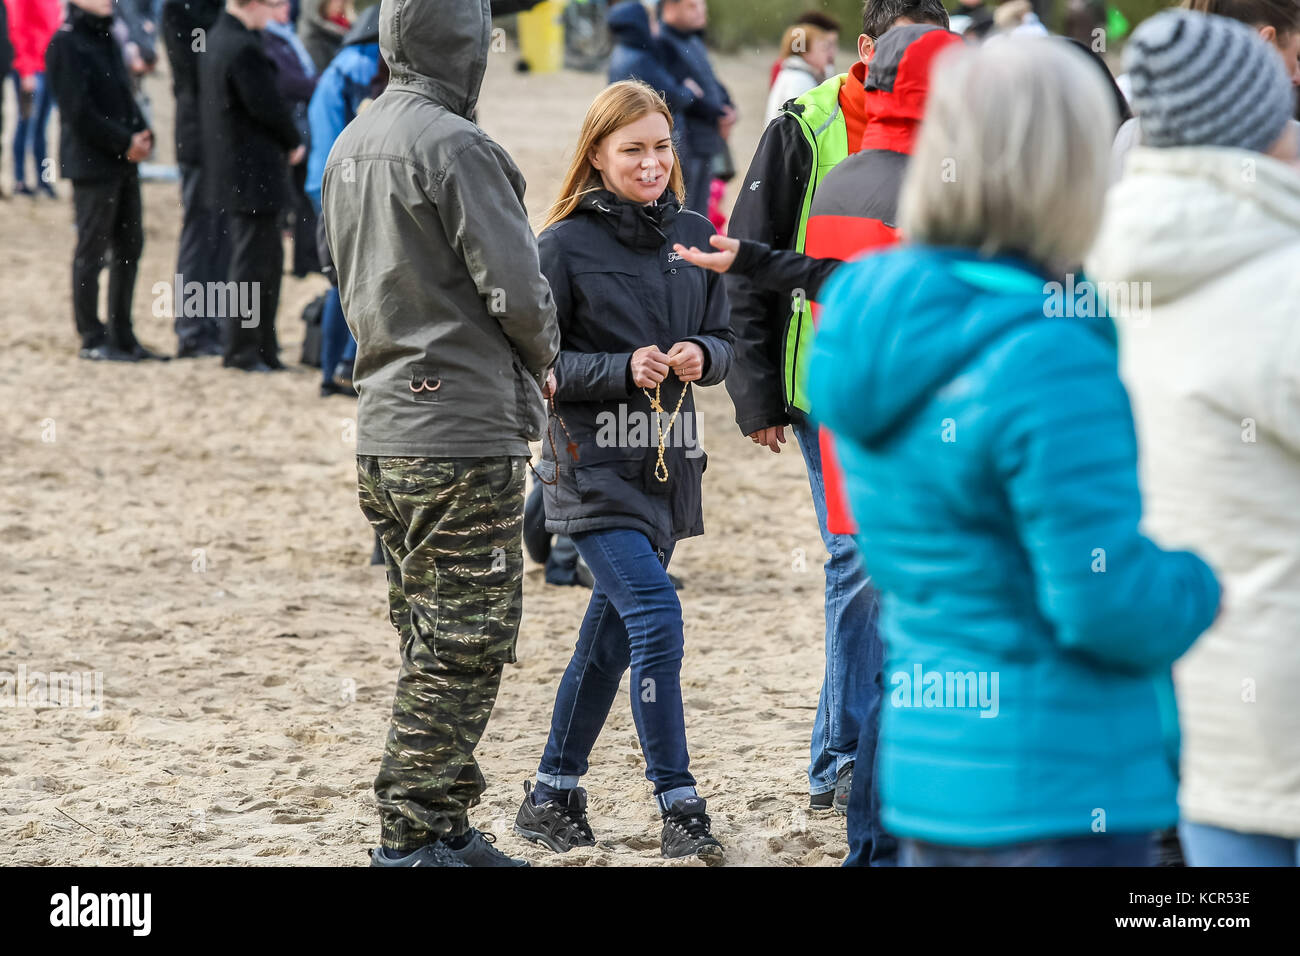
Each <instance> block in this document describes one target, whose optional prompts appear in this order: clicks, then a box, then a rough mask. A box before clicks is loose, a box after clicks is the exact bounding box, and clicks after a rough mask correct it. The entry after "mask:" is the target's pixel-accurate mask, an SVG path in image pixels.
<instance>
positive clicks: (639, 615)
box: [515, 81, 732, 862]
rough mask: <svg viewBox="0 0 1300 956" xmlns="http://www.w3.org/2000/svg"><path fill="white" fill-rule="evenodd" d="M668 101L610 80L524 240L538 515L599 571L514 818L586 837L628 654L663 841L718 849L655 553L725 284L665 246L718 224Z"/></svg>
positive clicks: (728, 350)
mask: <svg viewBox="0 0 1300 956" xmlns="http://www.w3.org/2000/svg"><path fill="white" fill-rule="evenodd" d="M671 119H672V115H671V113H670V112H669V109H668V106H667V104H665V103H664V101H663V99H661V98H660V96H659V94H658V93H656V92H655V91H654V90H653V89H652V88H651V87H649V86H648V85H646V84H645V83H641V82H636V81H623V82H619V83H615V84H613V85H611V86H609V87H608V88H606V89H605V90H604V91H603V92H602V93H601V94H600V95H599V96H598V97H597V99H596V101H595V102H594V103H593V104H592V106H591V108H590V110H589V111H588V113H587V119H586V121H585V122H584V124H583V130H582V133H581V135H580V138H579V142H578V145H577V147H576V148H575V150H574V160H573V164H572V166H571V168H570V170H569V173H568V175H567V176H566V178H565V182H564V186H563V187H562V189H561V199H560V201H559V202H557V203H556V205H555V206H554V207H553V209H552V212H551V215H550V217H549V221H548V224H547V228H546V229H544V230H543V231H542V234H541V236H540V238H539V240H538V254H539V257H540V260H541V267H542V273H543V274H544V275H545V276H546V278H547V280H548V282H549V283H550V286H551V294H552V295H553V296H554V298H555V311H556V317H557V319H558V320H559V323H560V354H559V357H558V358H557V359H556V362H555V367H554V370H553V372H552V374H551V376H550V377H549V380H548V382H547V387H546V392H547V394H548V395H550V396H551V397H552V399H553V404H552V414H551V418H550V422H549V430H548V434H549V438H545V437H544V439H543V441H542V460H541V461H540V462H539V464H538V466H537V472H538V478H539V479H540V481H541V482H542V483H543V485H544V491H543V500H544V506H545V511H546V529H547V530H548V531H551V532H553V533H555V534H567V535H569V536H570V537H571V538H572V539H573V543H574V544H575V545H576V546H577V548H578V552H579V554H581V555H582V559H583V560H584V561H585V562H586V564H587V566H588V568H590V570H591V574H592V576H593V578H594V580H595V587H594V589H593V591H592V596H591V603H590V604H589V605H588V608H587V613H586V616H585V618H584V620H583V623H582V626H581V628H580V630H579V635H578V644H577V647H576V649H575V651H574V655H573V659H572V660H571V661H570V662H569V666H568V668H567V669H566V671H565V673H564V676H563V678H562V679H561V681H560V687H559V690H558V692H557V693H556V699H555V708H554V711H553V714H552V720H551V733H550V737H549V739H548V742H547V745H546V750H545V753H544V754H543V755H542V759H541V763H540V764H539V766H538V771H537V787H536V789H535V790H531V791H529V792H528V793H527V795H526V796H525V798H524V802H523V804H522V805H521V806H520V808H519V812H518V815H517V816H516V820H515V832H516V833H518V834H520V835H522V836H524V837H526V838H528V839H533V840H536V841H538V842H540V843H543V844H545V845H546V846H548V847H550V848H551V849H552V850H556V851H558V852H564V851H565V850H568V849H570V848H572V847H574V846H590V845H592V843H594V836H593V834H592V831H591V828H590V826H589V825H588V824H587V820H586V814H585V806H586V798H585V794H584V793H583V791H582V790H581V788H580V787H579V786H578V781H579V780H580V779H581V776H582V774H583V773H584V772H585V771H586V770H587V761H588V757H589V755H590V753H591V749H592V746H593V745H594V744H595V742H596V737H597V735H598V734H599V732H600V729H601V727H602V725H603V724H604V722H605V719H606V717H607V716H608V713H609V708H610V706H611V704H612V703H613V700H614V697H615V695H616V694H617V693H618V687H619V682H620V680H621V678H622V675H623V672H624V671H625V670H627V669H628V668H629V667H630V668H631V671H632V687H633V694H632V709H633V713H634V715H635V718H636V727H637V733H638V736H639V738H640V741H641V748H642V751H643V753H644V754H645V758H646V777H647V778H648V779H649V780H650V781H651V782H652V783H653V784H654V793H655V798H656V801H657V803H658V807H659V811H660V813H661V815H662V819H663V831H662V835H661V842H662V853H663V855H664V856H665V857H670V858H674V857H686V856H699V857H701V858H703V859H705V860H706V861H709V862H718V861H719V860H721V858H722V848H721V845H720V844H719V843H718V841H717V840H716V839H714V837H713V836H712V834H711V833H710V830H709V826H710V824H709V818H708V816H707V814H706V813H705V801H704V799H703V798H702V797H700V796H699V794H698V793H696V790H695V779H694V778H693V777H692V776H691V774H690V769H689V765H690V756H689V754H688V752H687V746H686V728H685V722H684V717H683V712H682V701H681V682H680V671H681V661H682V650H683V642H684V637H683V628H682V609H681V604H680V602H679V600H678V598H677V594H676V591H675V590H674V588H673V585H672V582H671V581H670V580H669V577H668V563H669V561H670V560H671V558H672V553H673V548H674V545H675V543H676V542H677V541H678V540H680V539H682V538H687V537H691V536H693V535H698V534H702V533H703V531H704V521H703V513H702V508H701V484H702V476H703V474H704V468H705V463H706V461H707V459H706V457H705V455H704V451H703V449H702V448H701V447H700V445H699V441H698V431H697V429H696V428H695V403H694V398H693V394H692V384H694V385H716V384H718V383H719V382H721V381H722V380H723V378H724V377H725V376H726V374H727V370H728V369H729V368H730V366H731V361H732V335H731V328H730V316H729V311H728V307H727V294H726V289H725V286H724V284H723V283H722V282H721V281H720V279H719V277H718V276H716V275H714V274H712V273H705V272H703V271H700V270H696V269H693V268H692V267H690V266H688V265H687V264H686V263H685V262H682V261H681V257H680V255H679V254H678V253H676V252H674V251H673V244H674V243H681V244H683V245H684V246H691V245H699V244H701V243H707V241H708V237H709V236H711V235H712V234H713V231H714V230H713V226H712V225H711V224H710V223H709V221H708V220H707V219H705V218H704V217H703V216H700V215H698V214H696V213H694V212H691V211H689V210H687V209H684V208H683V207H682V205H681V197H682V194H683V192H684V190H683V185H682V178H681V169H680V165H679V164H678V163H677V157H676V154H675V152H674V150H673V145H672V124H671ZM659 412H662V414H658V413H659ZM526 789H527V788H526Z"/></svg>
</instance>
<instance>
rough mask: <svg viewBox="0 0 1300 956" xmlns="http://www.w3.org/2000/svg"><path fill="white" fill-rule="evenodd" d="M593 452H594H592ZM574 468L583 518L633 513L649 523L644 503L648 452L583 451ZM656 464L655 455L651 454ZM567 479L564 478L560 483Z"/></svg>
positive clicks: (641, 450) (635, 450) (637, 450)
mask: <svg viewBox="0 0 1300 956" xmlns="http://www.w3.org/2000/svg"><path fill="white" fill-rule="evenodd" d="M593 451H594V450H593ZM584 452H585V453H584V457H583V460H582V461H580V462H578V463H577V465H576V466H575V467H574V469H573V478H574V483H575V485H576V489H577V493H578V504H579V507H580V509H581V511H582V513H583V514H584V515H605V514H609V515H620V514H631V515H636V516H638V517H645V518H646V520H650V516H649V515H648V513H647V508H646V505H647V502H646V501H645V498H644V495H645V490H646V489H645V481H644V478H643V474H644V471H645V467H646V466H645V459H646V450H645V449H640V448H636V449H629V448H611V449H607V450H602V451H600V452H594V453H593V452H587V451H586V450H584ZM651 461H652V462H653V454H651ZM563 479H564V476H563V474H562V475H561V481H563Z"/></svg>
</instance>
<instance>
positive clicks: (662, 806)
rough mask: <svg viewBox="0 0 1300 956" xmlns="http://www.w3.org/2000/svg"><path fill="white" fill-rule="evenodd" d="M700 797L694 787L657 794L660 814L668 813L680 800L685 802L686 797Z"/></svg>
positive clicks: (674, 788)
mask: <svg viewBox="0 0 1300 956" xmlns="http://www.w3.org/2000/svg"><path fill="white" fill-rule="evenodd" d="M698 796H699V793H698V792H697V791H696V789H695V788H694V787H673V789H671V790H665V791H664V792H663V793H657V794H655V802H656V803H658V804H659V810H660V812H662V813H667V812H668V811H669V810H671V809H672V807H673V804H674V803H676V802H677V801H678V800H684V799H685V798H686V797H698Z"/></svg>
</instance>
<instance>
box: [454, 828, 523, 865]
mask: <svg viewBox="0 0 1300 956" xmlns="http://www.w3.org/2000/svg"><path fill="white" fill-rule="evenodd" d="M469 832H470V839H469V842H468V843H466V844H465V845H464V846H463V847H461V848H460V849H459V850H457V849H454V848H452V847H448V849H449V850H450V851H451V852H452V853H453V854H454V855H455V856H456V858H457V859H459V860H460V861H461V863H462V864H464V865H465V866H528V865H529V864H528V861H527V860H522V859H519V858H518V857H513V856H506V855H505V854H504V853H502V852H501V851H500V850H498V849H497V848H496V847H494V846H493V845H492V844H493V843H496V842H497V838H496V837H495V836H494V835H493V834H491V833H484V832H483V831H482V830H475V829H473V828H472V827H471V828H470V831H469Z"/></svg>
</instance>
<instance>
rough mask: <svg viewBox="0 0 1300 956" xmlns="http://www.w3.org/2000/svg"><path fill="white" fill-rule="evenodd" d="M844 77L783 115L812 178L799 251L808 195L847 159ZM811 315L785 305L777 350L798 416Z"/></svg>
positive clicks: (803, 402)
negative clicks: (804, 151) (790, 121)
mask: <svg viewBox="0 0 1300 956" xmlns="http://www.w3.org/2000/svg"><path fill="white" fill-rule="evenodd" d="M848 77H849V75H848V74H847V73H841V74H839V75H838V76H833V77H831V78H830V79H829V80H827V81H826V82H824V83H822V84H821V85H820V86H818V87H816V88H814V89H811V90H809V91H808V92H807V93H805V94H803V96H800V97H798V98H796V99H795V103H797V104H799V105H800V106H802V107H803V111H802V113H799V112H795V111H792V110H786V111H785V114H786V115H787V116H791V117H793V118H794V119H795V121H796V122H797V123H798V124H799V131H800V132H801V133H803V136H804V139H805V140H807V142H808V147H809V149H811V150H812V157H813V164H812V176H811V177H810V178H809V180H808V185H807V186H806V187H805V188H804V194H803V203H802V205H801V207H800V209H799V229H798V231H797V232H796V233H795V244H794V248H795V250H796V251H798V252H803V248H804V240H805V238H806V236H807V232H808V213H809V210H811V209H812V201H813V193H815V192H816V191H817V186H818V184H820V183H821V181H822V180H823V179H824V178H825V177H826V174H827V173H829V172H830V171H831V170H832V169H834V168H835V166H836V165H838V164H839V163H840V162H842V161H843V160H844V159H845V158H847V157H848V155H849V134H848V126H847V124H846V122H845V120H844V111H843V110H841V109H840V89H841V88H842V87H843V86H844V82H845V80H847V79H848ZM812 340H813V321H812V310H811V309H810V308H809V307H808V300H807V298H806V297H801V298H797V299H795V300H794V302H793V303H792V306H791V312H790V318H789V320H788V322H787V323H786V329H785V343H784V346H783V348H782V350H781V354H782V365H783V368H782V372H781V388H782V391H783V392H784V398H785V402H786V404H787V405H792V406H794V407H795V408H797V409H799V410H800V411H802V412H805V413H806V412H807V411H808V396H807V394H806V393H805V391H804V382H805V381H806V380H807V378H806V377H807V374H808V358H809V356H810V355H811V354H812Z"/></svg>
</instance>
